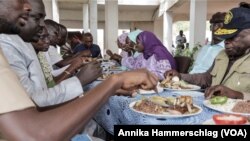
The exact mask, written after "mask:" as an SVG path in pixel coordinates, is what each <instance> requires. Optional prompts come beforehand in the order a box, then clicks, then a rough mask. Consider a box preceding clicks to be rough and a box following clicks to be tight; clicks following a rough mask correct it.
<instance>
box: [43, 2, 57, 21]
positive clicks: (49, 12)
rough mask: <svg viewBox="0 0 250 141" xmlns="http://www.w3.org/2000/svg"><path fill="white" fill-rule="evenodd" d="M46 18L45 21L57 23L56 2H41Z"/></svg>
mask: <svg viewBox="0 0 250 141" xmlns="http://www.w3.org/2000/svg"><path fill="white" fill-rule="evenodd" d="M43 2H44V6H45V11H46V17H45V19H52V20H54V21H56V22H58V23H59V21H60V20H59V9H58V2H57V0H43Z"/></svg>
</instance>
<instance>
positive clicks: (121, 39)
mask: <svg viewBox="0 0 250 141" xmlns="http://www.w3.org/2000/svg"><path fill="white" fill-rule="evenodd" d="M127 37H128V33H122V35H120V36H119V37H118V41H119V42H120V43H121V44H122V45H125V44H126V38H127Z"/></svg>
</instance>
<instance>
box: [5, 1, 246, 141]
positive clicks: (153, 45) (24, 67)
mask: <svg viewBox="0 0 250 141" xmlns="http://www.w3.org/2000/svg"><path fill="white" fill-rule="evenodd" d="M0 12H1V14H0V22H1V24H0V32H1V35H0V73H1V74H2V75H1V79H0V87H1V91H2V92H1V95H2V97H3V98H1V100H0V139H2V138H4V139H7V140H55V141H56V140H70V139H72V138H73V139H74V137H76V135H77V134H79V133H80V132H82V131H83V129H84V128H85V129H86V128H88V123H89V122H90V121H91V119H92V117H93V116H94V115H95V113H96V112H98V109H99V108H101V106H102V105H104V104H105V103H106V102H107V101H108V99H109V97H111V96H113V95H115V94H119V95H125V96H132V95H133V94H134V91H135V90H136V89H138V88H141V89H145V90H155V88H156V86H157V83H158V82H159V81H161V80H163V79H165V77H173V76H178V77H179V78H180V79H182V80H185V81H187V82H189V83H191V84H196V85H199V86H201V87H202V88H206V91H205V93H204V96H205V98H211V97H212V96H214V95H223V96H227V97H230V98H235V99H250V90H249V86H250V82H249V81H248V80H249V76H250V72H249V70H250V69H249V65H248V64H249V62H250V54H249V53H250V52H249V50H250V49H249V47H250V40H249V39H250V19H249V17H250V6H249V4H248V3H241V4H240V7H237V8H233V9H231V10H230V14H231V16H232V17H231V18H230V20H229V21H225V20H228V18H224V16H230V14H228V13H227V14H225V13H219V14H218V13H216V14H215V15H214V16H213V17H212V19H211V20H210V23H211V24H212V25H213V26H212V27H214V26H216V27H218V28H215V27H214V28H212V34H213V42H212V44H211V46H207V47H204V48H209V49H208V50H210V48H212V47H214V46H215V45H216V46H217V45H218V43H219V42H223V43H224V44H225V47H224V48H225V49H223V48H221V49H220V48H219V47H218V48H217V47H216V53H213V52H212V55H213V57H209V59H210V60H209V65H206V67H207V68H206V69H205V70H204V71H203V72H199V71H194V72H192V74H182V73H178V72H177V71H176V66H177V64H176V62H175V60H174V57H173V56H172V54H171V53H170V52H169V51H168V50H167V48H166V47H165V46H164V45H163V44H162V42H161V41H160V40H159V39H158V38H157V37H156V35H155V34H154V33H153V32H150V31H142V30H135V31H132V32H130V33H123V34H122V35H120V36H119V37H118V38H117V46H118V48H120V49H122V53H121V54H117V53H113V52H112V51H111V50H108V51H107V54H108V55H109V56H110V58H111V59H113V60H116V61H117V62H118V63H120V64H121V65H122V66H125V67H126V68H128V69H130V71H124V72H121V73H117V74H114V75H112V76H111V77H109V78H107V79H106V80H104V81H102V82H101V83H100V84H99V85H97V86H96V87H94V88H92V89H91V90H89V91H86V92H84V91H83V87H84V86H86V85H87V84H90V83H92V82H93V81H95V80H96V79H97V78H98V77H99V76H100V75H101V73H102V68H101V64H100V62H98V61H96V60H94V59H93V58H101V57H102V55H101V50H100V47H99V46H98V45H96V44H93V37H92V35H91V33H84V34H83V37H82V38H78V37H77V36H72V37H71V41H70V45H71V46H72V47H73V46H74V48H71V49H70V50H72V52H71V53H72V55H70V56H69V57H67V58H62V57H61V56H60V54H58V52H57V48H62V47H63V46H65V45H66V42H67V40H68V32H67V28H66V27H65V26H64V25H62V24H59V23H57V22H55V21H53V20H50V19H46V20H45V19H44V18H45V16H46V13H45V7H44V3H43V1H42V0H22V1H20V0H12V1H0ZM216 15H217V16H218V15H220V16H219V18H217V17H216ZM222 19H223V20H222ZM217 24H218V25H217ZM219 27H220V28H219ZM232 29H234V30H233V31H232ZM217 39H218V40H217ZM209 52H211V51H209ZM209 52H206V53H209ZM209 55H211V54H209ZM198 56H199V55H198ZM200 57H206V56H204V55H200ZM205 60H207V59H205ZM199 61H202V60H199ZM199 63H200V62H198V60H197V61H196V63H195V64H196V65H197V64H199ZM194 69H196V67H194ZM10 127H11V128H10ZM41 127H42V128H41ZM55 127H56V129H57V130H54V128H55ZM82 136H83V137H84V138H85V137H86V138H88V139H89V140H96V141H98V140H102V139H99V138H95V137H93V136H92V135H87V134H84V135H82Z"/></svg>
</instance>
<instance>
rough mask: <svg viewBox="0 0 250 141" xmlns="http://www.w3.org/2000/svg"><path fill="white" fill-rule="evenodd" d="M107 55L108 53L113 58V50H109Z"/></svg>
mask: <svg viewBox="0 0 250 141" xmlns="http://www.w3.org/2000/svg"><path fill="white" fill-rule="evenodd" d="M106 53H107V54H108V55H109V56H110V57H112V56H113V52H112V51H111V50H109V49H108V50H107V51H106Z"/></svg>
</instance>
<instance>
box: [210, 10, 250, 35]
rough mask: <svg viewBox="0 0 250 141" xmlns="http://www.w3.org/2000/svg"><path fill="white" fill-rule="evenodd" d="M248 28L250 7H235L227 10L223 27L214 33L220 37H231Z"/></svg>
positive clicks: (249, 25)
mask: <svg viewBox="0 0 250 141" xmlns="http://www.w3.org/2000/svg"><path fill="white" fill-rule="evenodd" d="M248 28H250V9H249V8H244V7H239V8H233V9H231V10H230V11H229V12H227V14H226V16H225V18H224V22H223V27H222V28H219V29H218V30H216V31H215V32H214V35H215V36H217V37H219V38H223V39H229V38H232V37H234V36H235V35H237V34H238V33H239V32H241V31H242V30H244V29H248Z"/></svg>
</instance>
